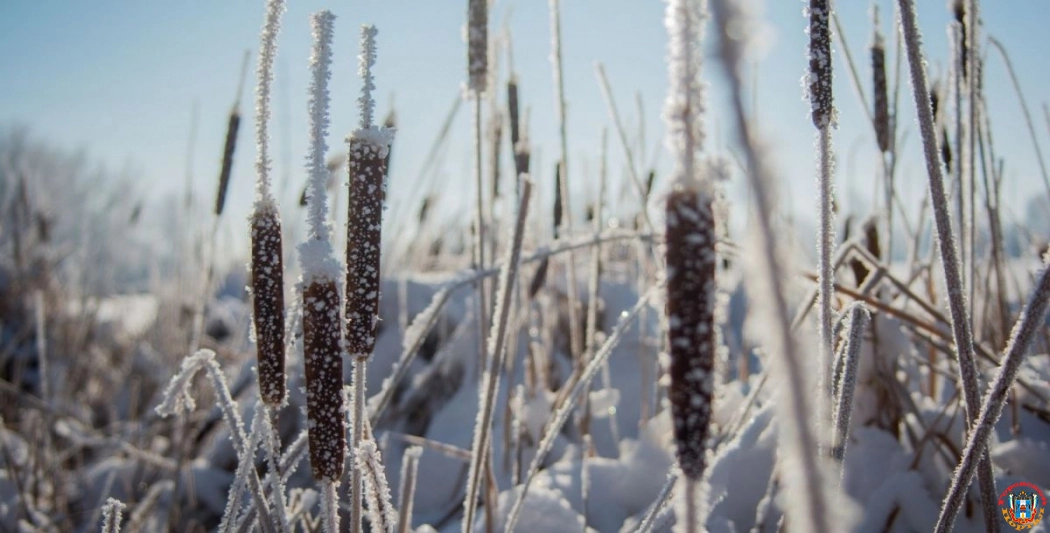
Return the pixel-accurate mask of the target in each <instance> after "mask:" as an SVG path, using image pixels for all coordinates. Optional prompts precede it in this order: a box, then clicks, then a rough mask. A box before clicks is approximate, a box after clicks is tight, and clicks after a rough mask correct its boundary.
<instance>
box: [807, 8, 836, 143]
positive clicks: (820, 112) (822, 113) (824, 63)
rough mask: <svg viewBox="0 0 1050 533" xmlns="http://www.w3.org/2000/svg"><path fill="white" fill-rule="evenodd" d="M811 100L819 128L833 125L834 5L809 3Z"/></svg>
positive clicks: (814, 122) (815, 120) (808, 80)
mask: <svg viewBox="0 0 1050 533" xmlns="http://www.w3.org/2000/svg"><path fill="white" fill-rule="evenodd" d="M808 11H809V74H808V76H807V78H806V81H807V83H808V85H809V101H810V107H811V109H812V115H813V125H814V126H816V127H817V129H823V128H825V127H829V126H831V124H832V123H833V122H834V113H835V111H834V106H833V104H834V100H833V99H832V92H831V27H830V24H829V22H830V20H831V3H830V2H829V0H809V10H808Z"/></svg>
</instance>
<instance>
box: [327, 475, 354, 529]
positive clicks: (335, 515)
mask: <svg viewBox="0 0 1050 533" xmlns="http://www.w3.org/2000/svg"><path fill="white" fill-rule="evenodd" d="M321 484H322V485H323V486H324V493H323V495H322V498H321V524H322V525H321V529H322V531H324V532H325V533H332V532H335V531H339V482H338V481H333V480H330V479H326V480H323V481H321ZM350 519H351V520H354V521H356V520H357V517H356V516H352V517H350Z"/></svg>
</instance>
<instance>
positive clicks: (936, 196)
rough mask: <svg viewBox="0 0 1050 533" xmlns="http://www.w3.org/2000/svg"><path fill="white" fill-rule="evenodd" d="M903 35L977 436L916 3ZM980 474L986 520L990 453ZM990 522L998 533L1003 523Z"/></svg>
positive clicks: (902, 1)
mask: <svg viewBox="0 0 1050 533" xmlns="http://www.w3.org/2000/svg"><path fill="white" fill-rule="evenodd" d="M898 3H899V6H900V16H901V29H902V33H903V34H904V44H905V48H906V50H907V55H908V66H909V68H910V72H911V84H912V94H913V96H914V97H915V108H916V112H917V113H918V121H919V130H920V132H921V133H922V146H923V152H924V153H925V156H926V171H927V175H928V178H929V188H930V200H931V203H932V204H933V212H934V224H935V226H936V229H937V244H938V249H939V251H940V255H941V266H942V267H943V268H944V281H945V289H946V291H947V293H948V310H949V316H950V318H951V325H952V338H953V340H954V342H955V353H956V357H957V359H958V363H959V380H960V386H961V387H960V388H962V389H963V393H964V394H963V407H964V408H965V413H966V420H967V428H968V430H970V431H972V430H973V427H974V425H973V424H974V421H975V420H976V417H977V409H978V406H979V405H980V383H979V380H978V375H977V363H976V361H975V356H974V346H973V332H972V331H971V329H970V317H969V312H968V311H967V307H966V301H965V296H964V293H963V291H964V287H963V283H962V276H961V275H960V265H959V254H958V252H957V250H956V244H955V238H954V236H953V233H952V224H951V215H949V213H948V197H947V194H946V193H945V191H944V174H943V172H942V170H941V164H940V160H939V159H938V153H937V136H936V133H935V131H934V121H933V108H932V107H931V105H930V95H929V92H927V87H929V84H928V83H927V81H926V67H925V65H926V63H925V59H924V58H923V54H922V48H921V46H922V37H921V34H920V33H919V25H918V20H917V15H916V14H915V2H914V0H898ZM980 462H981V464H980V466H979V470H978V476H979V484H980V487H981V503H982V508H983V510H984V513H985V516H986V517H987V516H988V515H989V514H995V513H997V509H998V505H997V499H996V494H995V478H994V476H993V473H992V463H991V460H990V459H989V458H988V454H987V452H985V453H984V455H983V456H982V457H981V461H980ZM993 522H994V524H993V523H989V522H986V524H987V525H989V526H991V527H993V528H995V529H996V530H998V521H993Z"/></svg>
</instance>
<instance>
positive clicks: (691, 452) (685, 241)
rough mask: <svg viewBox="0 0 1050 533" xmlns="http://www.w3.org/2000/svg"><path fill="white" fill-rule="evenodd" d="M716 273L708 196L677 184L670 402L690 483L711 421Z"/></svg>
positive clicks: (671, 249)
mask: <svg viewBox="0 0 1050 533" xmlns="http://www.w3.org/2000/svg"><path fill="white" fill-rule="evenodd" d="M683 181H684V180H683ZM715 268H716V261H715V221H714V213H713V211H712V201H711V197H710V195H708V194H706V193H704V192H701V191H700V190H699V189H698V187H697V186H696V185H695V184H690V183H678V184H676V187H675V190H674V191H672V192H671V194H670V196H668V198H667V315H668V317H669V320H668V322H669V326H668V337H669V338H668V343H669V345H670V352H671V369H670V376H671V387H670V391H669V397H670V400H671V415H672V417H673V419H674V437H675V445H676V452H677V456H678V463H679V465H680V467H681V468H682V472H683V473H684V474H685V475H686V477H688V478H690V479H692V480H699V479H700V477H701V476H702V475H703V473H704V468H705V466H706V465H705V455H704V454H705V450H706V449H707V438H708V425H709V423H710V420H711V397H712V394H713V392H714V366H715V347H716V342H715V289H716V285H715Z"/></svg>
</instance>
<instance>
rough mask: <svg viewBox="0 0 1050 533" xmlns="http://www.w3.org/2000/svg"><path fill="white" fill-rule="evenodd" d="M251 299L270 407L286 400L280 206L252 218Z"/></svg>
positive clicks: (267, 207) (262, 384) (261, 388)
mask: <svg viewBox="0 0 1050 533" xmlns="http://www.w3.org/2000/svg"><path fill="white" fill-rule="evenodd" d="M251 231H252V280H251V282H252V298H253V300H254V301H253V305H254V307H253V310H254V313H253V319H254V325H255V339H256V346H257V348H256V349H257V352H258V353H257V356H258V359H259V368H258V372H259V396H260V397H261V398H262V400H263V402H264V403H266V404H267V405H269V406H270V407H274V408H276V407H278V406H280V405H281V404H282V403H284V398H285V376H284V264H283V262H284V260H283V258H282V257H281V256H282V247H281V218H280V216H279V215H278V213H277V207H276V206H274V205H273V204H272V203H271V204H265V205H260V206H259V207H257V208H256V211H255V213H253V214H252V218H251Z"/></svg>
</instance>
